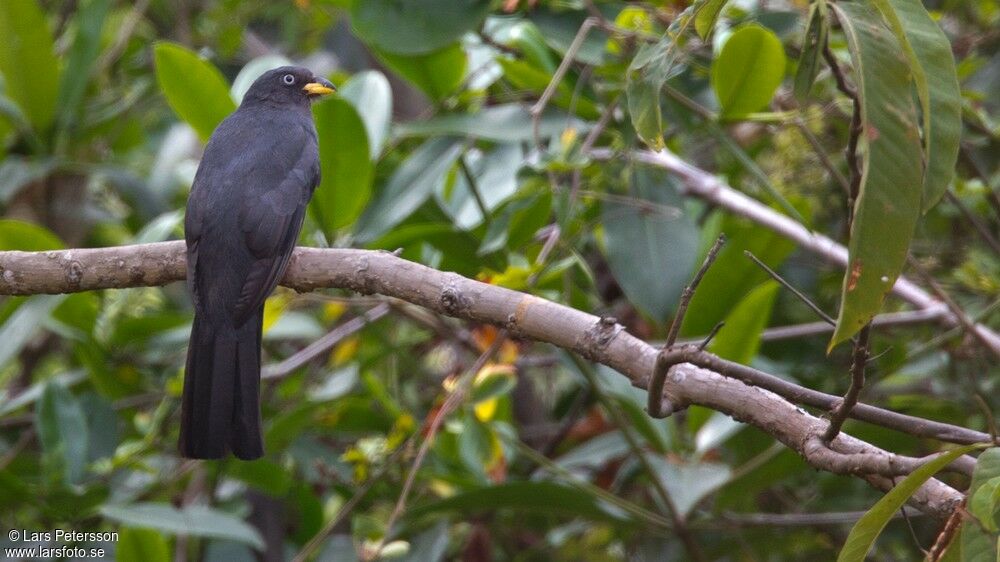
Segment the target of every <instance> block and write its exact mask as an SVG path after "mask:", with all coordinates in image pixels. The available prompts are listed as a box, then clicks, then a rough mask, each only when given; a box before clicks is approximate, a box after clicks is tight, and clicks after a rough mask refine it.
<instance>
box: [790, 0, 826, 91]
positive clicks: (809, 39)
mask: <svg viewBox="0 0 1000 562" xmlns="http://www.w3.org/2000/svg"><path fill="white" fill-rule="evenodd" d="M829 31H830V24H829V22H828V21H827V19H826V3H825V2H816V3H813V4H811V5H810V6H809V24H808V25H807V26H806V33H805V36H804V37H803V39H802V55H801V56H800V57H799V67H798V69H797V70H796V71H795V89H794V92H795V99H797V100H798V101H799V103H800V104H805V103H806V100H807V99H808V98H809V92H810V91H811V90H812V86H813V82H815V81H816V75H817V74H819V67H820V59H821V56H820V55H821V53H822V51H823V47H824V46H825V45H826V41H827V35H828V34H829Z"/></svg>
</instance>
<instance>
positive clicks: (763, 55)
mask: <svg viewBox="0 0 1000 562" xmlns="http://www.w3.org/2000/svg"><path fill="white" fill-rule="evenodd" d="M784 77H785V49H784V47H782V46H781V39H778V36H777V35H775V34H774V32H773V31H771V30H769V29H767V28H764V27H761V26H759V25H747V26H744V27H741V28H740V29H739V30H737V31H736V32H735V33H733V34H732V35H730V36H729V39H727V40H726V44H725V45H723V46H722V51H721V52H720V53H719V56H718V57H717V58H716V59H715V61H713V62H712V88H713V89H714V90H715V95H716V96H717V97H718V98H719V105H721V106H722V113H723V115H724V116H727V117H738V116H740V115H743V114H746V113H751V112H754V111H758V110H760V109H761V108H763V107H764V106H765V105H767V104H768V103H769V102H770V101H771V98H772V97H773V96H774V92H775V91H776V90H777V89H778V86H780V85H781V81H782V79H783V78H784Z"/></svg>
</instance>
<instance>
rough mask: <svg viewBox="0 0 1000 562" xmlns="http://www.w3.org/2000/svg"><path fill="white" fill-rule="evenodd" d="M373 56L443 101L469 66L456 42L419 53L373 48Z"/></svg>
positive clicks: (434, 98)
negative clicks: (408, 53)
mask: <svg viewBox="0 0 1000 562" xmlns="http://www.w3.org/2000/svg"><path fill="white" fill-rule="evenodd" d="M374 52H375V54H376V56H378V58H379V59H381V60H382V62H384V63H385V64H386V66H388V67H389V68H391V69H393V70H395V71H396V72H397V73H399V75H400V76H402V77H403V78H405V79H407V80H409V81H410V82H412V83H413V84H414V85H415V86H417V87H418V88H420V89H421V90H422V91H423V92H424V93H425V94H427V95H428V96H429V97H430V98H431V99H433V100H443V99H444V98H446V97H448V96H449V95H450V94H452V93H454V92H455V90H457V89H458V86H459V85H460V84H461V83H462V79H464V78H465V68H466V66H467V65H468V60H467V56H466V54H465V50H463V49H462V46H461V45H460V44H458V43H452V44H450V45H446V46H444V47H442V48H441V49H439V50H437V51H432V52H430V53H426V54H422V55H412V56H408V55H400V54H396V53H390V52H387V51H380V50H378V49H374Z"/></svg>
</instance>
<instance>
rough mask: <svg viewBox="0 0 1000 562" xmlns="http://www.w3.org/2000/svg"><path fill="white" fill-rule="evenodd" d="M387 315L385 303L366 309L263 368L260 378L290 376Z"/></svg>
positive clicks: (271, 378)
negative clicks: (292, 353) (281, 359)
mask: <svg viewBox="0 0 1000 562" xmlns="http://www.w3.org/2000/svg"><path fill="white" fill-rule="evenodd" d="M388 313H389V305H388V304H386V303H383V304H380V305H376V306H374V307H372V308H370V309H368V311H367V312H365V313H364V314H362V315H360V316H357V317H355V318H352V319H350V320H348V321H347V322H344V323H343V324H341V325H339V326H337V327H336V328H334V329H333V330H331V331H330V332H329V333H328V334H326V335H325V336H323V337H321V338H320V339H318V340H316V341H314V342H312V343H311V344H309V345H307V346H306V347H304V348H302V350H301V351H299V352H297V353H295V354H294V355H292V356H291V357H288V358H287V359H285V360H284V361H282V362H280V363H275V364H273V365H268V366H266V367H264V369H263V372H262V373H261V378H262V379H264V380H274V379H280V378H284V377H286V376H288V375H290V374H291V373H293V372H295V370H296V369H298V368H299V367H301V366H303V365H305V364H306V363H308V362H310V361H312V360H313V359H315V358H316V357H319V356H320V355H322V354H323V353H324V352H326V351H327V350H329V349H330V348H332V347H333V346H335V345H337V344H338V343H340V342H341V341H343V340H344V339H346V338H349V337H351V336H352V335H354V334H355V333H357V332H358V331H359V330H361V329H362V328H364V327H365V326H367V325H368V324H370V323H372V322H374V321H376V320H378V319H379V318H382V317H383V316H385V315H386V314H388Z"/></svg>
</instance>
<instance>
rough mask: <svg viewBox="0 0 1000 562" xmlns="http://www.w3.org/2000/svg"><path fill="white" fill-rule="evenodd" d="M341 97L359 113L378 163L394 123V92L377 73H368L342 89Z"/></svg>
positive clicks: (375, 71) (370, 148)
mask: <svg viewBox="0 0 1000 562" xmlns="http://www.w3.org/2000/svg"><path fill="white" fill-rule="evenodd" d="M340 96H341V97H342V98H344V99H345V100H347V101H349V102H351V105H353V106H354V109H356V110H357V111H358V115H360V116H361V121H362V122H364V124H365V132H367V133H368V150H369V154H370V156H371V159H372V160H376V159H378V156H379V154H381V153H382V147H383V146H384V145H385V139H386V137H387V136H388V135H389V125H390V123H391V122H392V88H390V87H389V80H388V79H386V77H385V75H384V74H382V73H381V72H379V71H377V70H365V71H362V72H359V73H357V74H355V75H354V76H352V77H351V79H350V80H348V81H347V82H346V83H345V84H344V85H343V86H341V87H340Z"/></svg>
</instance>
